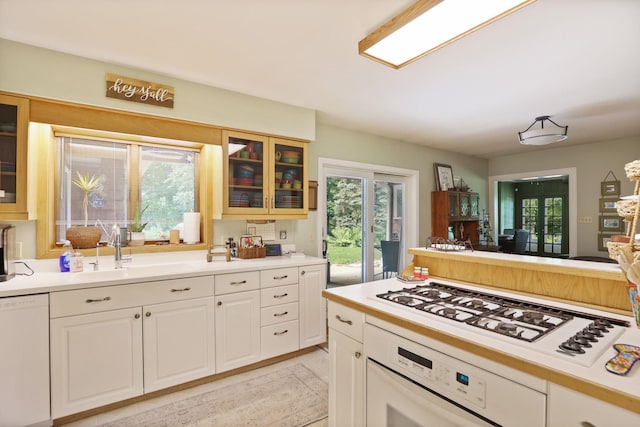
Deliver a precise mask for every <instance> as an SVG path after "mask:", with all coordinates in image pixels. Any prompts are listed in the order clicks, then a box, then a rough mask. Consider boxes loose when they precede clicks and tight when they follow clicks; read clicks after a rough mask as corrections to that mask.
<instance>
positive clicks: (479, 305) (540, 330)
mask: <svg viewBox="0 0 640 427" xmlns="http://www.w3.org/2000/svg"><path fill="white" fill-rule="evenodd" d="M376 299H377V300H378V301H379V300H382V301H384V302H387V303H390V304H394V305H395V306H400V307H401V308H404V309H407V310H414V311H415V310H417V311H418V312H419V313H421V314H424V315H425V316H428V317H429V318H430V319H434V320H438V321H442V322H446V323H449V324H452V323H453V324H455V325H456V326H458V327H461V328H465V329H470V330H473V331H475V332H479V333H481V334H487V335H490V336H492V337H495V338H499V339H501V340H504V341H505V342H510V343H513V344H517V345H521V346H523V347H525V348H528V349H532V350H535V351H540V352H542V353H545V354H549V355H553V356H556V357H558V358H563V359H566V360H568V361H570V362H573V363H577V364H579V365H582V366H586V367H589V366H591V365H593V364H594V362H595V361H596V360H597V359H598V358H599V357H600V356H601V355H602V354H603V353H604V352H605V351H607V350H609V349H611V346H612V345H613V344H614V343H615V342H616V340H617V339H618V338H619V337H620V335H621V334H622V333H623V332H624V330H625V328H626V327H628V326H629V323H628V322H626V321H624V320H620V319H616V318H612V317H607V316H603V315H594V314H590V313H587V312H580V311H576V310H575V309H573V308H566V307H563V306H562V305H560V304H559V305H558V306H552V305H547V304H543V303H539V302H537V301H534V300H533V299H526V298H524V297H523V298H522V299H520V298H515V297H513V296H511V295H509V296H506V295H500V294H499V293H491V292H488V291H486V292H485V291H483V292H480V291H478V290H477V289H466V288H464V287H461V286H458V285H455V286H454V285H451V284H449V283H445V282H444V281H440V280H429V281H427V282H425V283H423V284H418V285H414V284H411V285H408V286H407V287H405V288H403V289H400V290H390V291H388V292H384V293H381V294H378V295H376Z"/></svg>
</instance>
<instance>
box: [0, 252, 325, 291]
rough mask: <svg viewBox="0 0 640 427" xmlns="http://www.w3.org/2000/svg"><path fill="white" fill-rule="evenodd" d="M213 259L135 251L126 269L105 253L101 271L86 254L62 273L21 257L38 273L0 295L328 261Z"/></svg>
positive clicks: (19, 268)
mask: <svg viewBox="0 0 640 427" xmlns="http://www.w3.org/2000/svg"><path fill="white" fill-rule="evenodd" d="M213 259H214V260H213V261H212V262H207V261H206V251H192V252H170V253H162V254H136V255H134V256H133V261H132V262H131V263H126V264H125V268H123V269H120V270H116V269H115V268H114V259H113V256H110V257H107V256H104V257H100V258H99V270H98V271H93V270H92V268H93V266H92V265H90V264H89V262H94V261H95V257H85V259H84V271H83V272H81V273H60V271H59V270H58V268H59V267H58V259H46V260H19V262H26V263H27V264H28V265H29V267H31V268H32V269H33V270H34V271H35V273H34V274H33V275H31V276H24V275H16V276H15V278H13V279H10V280H8V281H5V282H0V297H7V296H16V295H30V294H37V293H46V292H55V291H63V290H65V291H66V290H72V289H81V288H91V287H97V286H111V285H122V284H127V283H137V282H147V281H153V280H164V279H176V278H184V277H196V276H203V275H216V274H224V273H235V272H242V271H257V270H266V269H271V268H284V267H298V266H303V265H316V264H324V263H326V260H324V259H322V258H317V257H311V256H305V255H293V256H275V257H266V258H255V259H240V258H232V259H231V261H230V262H226V261H225V258H224V257H214V258H213ZM26 272H28V270H27V268H26V267H24V266H23V265H22V264H20V263H18V264H16V273H26Z"/></svg>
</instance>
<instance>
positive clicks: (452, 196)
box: [448, 191, 460, 218]
mask: <svg viewBox="0 0 640 427" xmlns="http://www.w3.org/2000/svg"><path fill="white" fill-rule="evenodd" d="M448 196H449V218H458V217H459V216H460V212H459V210H458V193H455V192H453V191H449V192H448Z"/></svg>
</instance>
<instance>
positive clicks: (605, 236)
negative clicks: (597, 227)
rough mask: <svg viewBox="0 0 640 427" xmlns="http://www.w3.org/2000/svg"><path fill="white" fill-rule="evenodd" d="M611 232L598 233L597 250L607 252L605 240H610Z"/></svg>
mask: <svg viewBox="0 0 640 427" xmlns="http://www.w3.org/2000/svg"><path fill="white" fill-rule="evenodd" d="M612 236H613V234H610V233H598V250H599V251H600V252H607V251H608V250H609V248H607V242H609V241H611V237H612Z"/></svg>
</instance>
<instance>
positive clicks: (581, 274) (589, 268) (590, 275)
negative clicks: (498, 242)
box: [406, 248, 631, 314]
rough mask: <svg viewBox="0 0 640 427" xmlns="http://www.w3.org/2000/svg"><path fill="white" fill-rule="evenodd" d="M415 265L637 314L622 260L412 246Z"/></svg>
mask: <svg viewBox="0 0 640 427" xmlns="http://www.w3.org/2000/svg"><path fill="white" fill-rule="evenodd" d="M409 254H410V255H413V263H412V264H411V265H410V266H408V267H407V270H406V271H409V268H411V271H413V266H414V265H418V266H420V267H428V268H429V273H430V274H431V275H433V276H438V277H444V278H448V279H451V280H458V281H462V282H468V283H473V284H478V285H486V286H490V287H493V288H499V289H505V290H509V291H514V292H517V293H524V294H529V295H536V296H543V297H546V298H550V299H554V300H559V301H564V302H567V303H570V304H576V305H584V306H589V307H596V308H599V309H602V310H607V311H612V312H618V313H624V314H631V304H630V302H629V297H628V293H627V287H626V285H627V281H626V278H625V276H624V273H623V272H622V269H621V268H620V266H619V265H618V264H609V263H602V262H592V261H579V260H569V259H560V258H545V257H536V256H528V255H514V254H505V253H495V252H482V251H470V250H465V251H451V252H445V251H439V250H435V249H431V248H430V249H426V248H412V249H409Z"/></svg>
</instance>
